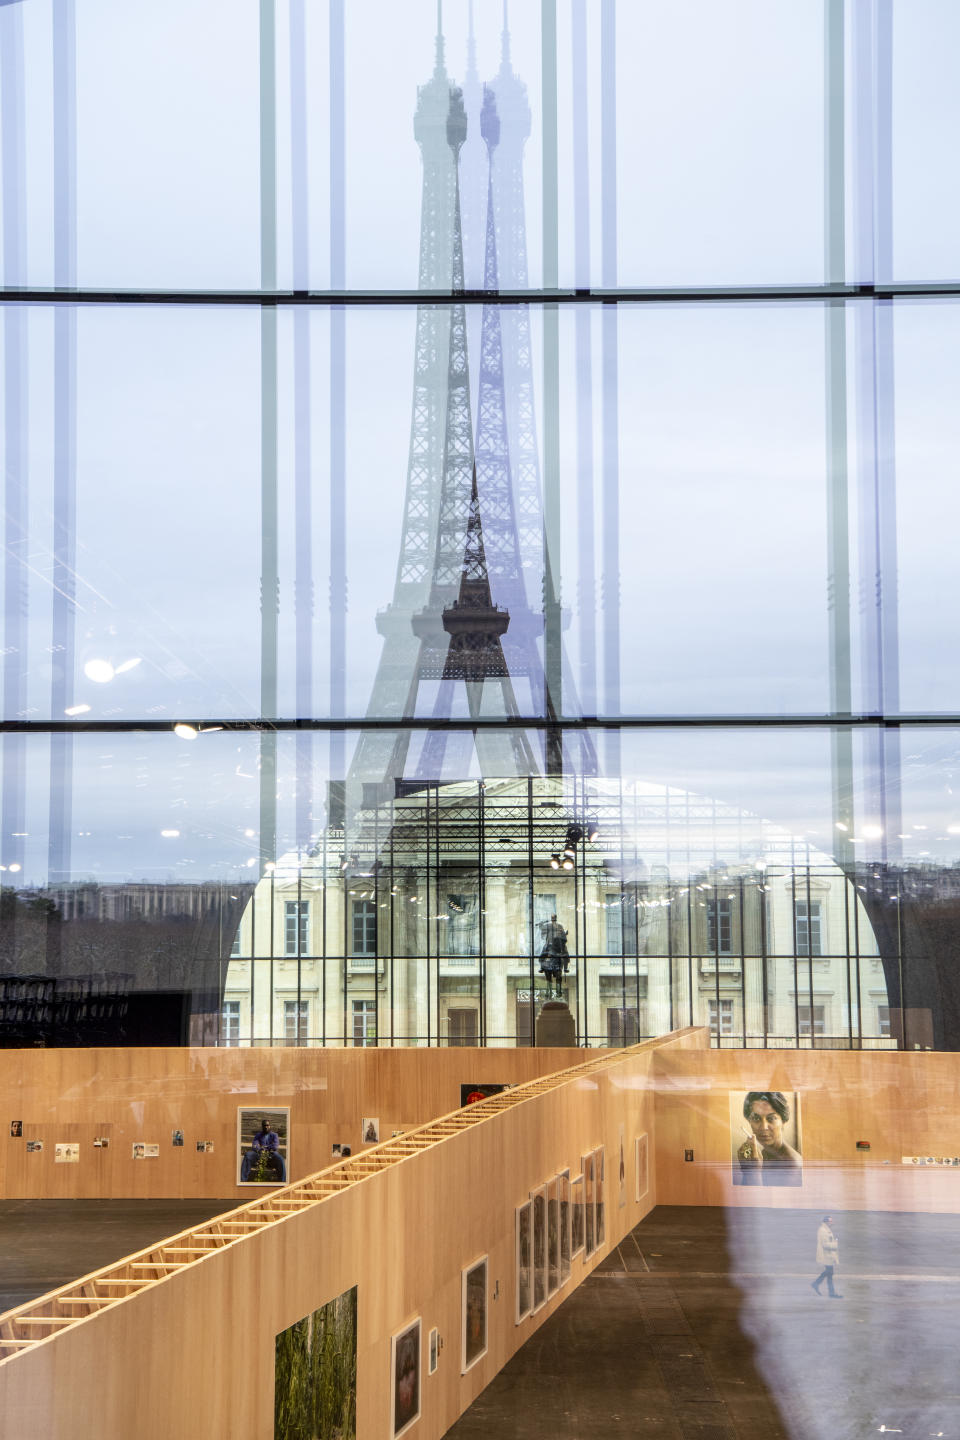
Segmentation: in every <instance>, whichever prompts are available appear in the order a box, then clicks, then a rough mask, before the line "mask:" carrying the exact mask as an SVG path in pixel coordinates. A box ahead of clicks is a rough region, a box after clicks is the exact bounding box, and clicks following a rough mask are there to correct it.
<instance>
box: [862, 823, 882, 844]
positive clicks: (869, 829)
mask: <svg viewBox="0 0 960 1440" xmlns="http://www.w3.org/2000/svg"><path fill="white" fill-rule="evenodd" d="M863 833H864V835H865V836H866V838H867V839H868V840H879V839H880V836H881V835H882V834H883V828H882V826H880V825H864V827H863Z"/></svg>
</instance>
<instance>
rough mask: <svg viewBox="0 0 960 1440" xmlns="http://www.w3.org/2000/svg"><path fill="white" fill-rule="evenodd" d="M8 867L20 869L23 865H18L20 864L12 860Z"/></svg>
mask: <svg viewBox="0 0 960 1440" xmlns="http://www.w3.org/2000/svg"><path fill="white" fill-rule="evenodd" d="M9 868H10V869H11V870H20V869H22V868H23V867H22V866H20V865H18V864H17V862H16V861H14V862H13V864H12V865H11V866H10V867H9Z"/></svg>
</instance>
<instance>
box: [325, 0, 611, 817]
mask: <svg viewBox="0 0 960 1440" xmlns="http://www.w3.org/2000/svg"><path fill="white" fill-rule="evenodd" d="M471 28H472V27H471ZM471 40H472V34H471ZM472 54H473V52H472V48H471V53H470V59H471V65H470V67H469V68H470V70H471V72H472V71H473V70H474V68H475V67H474V65H473V59H472ZM468 80H469V77H468ZM500 90H502V91H503V93H504V95H505V97H506V100H507V103H508V105H509V107H510V111H511V127H512V128H511V135H510V136H509V137H508V160H507V167H506V183H505V184H504V183H503V182H501V184H500V187H499V189H500V192H501V198H500V201H499V203H498V202H497V201H496V194H497V188H498V187H497V171H496V167H495V160H494V157H495V152H496V150H497V147H498V145H499V142H500V121H499V117H498V115H497V92H499V91H500ZM479 128H480V131H481V136H482V140H483V142H484V143H485V145H486V151H487V197H486V198H487V217H486V233H485V245H484V287H485V289H487V290H488V291H490V292H493V293H496V292H497V290H498V289H499V283H500V272H499V264H498V248H497V236H498V233H501V234H503V233H504V232H505V233H506V236H507V239H508V242H509V248H510V251H511V260H510V266H509V268H510V271H511V280H512V283H517V282H519V283H521V284H522V283H524V282H525V279H526V240H525V221H524V211H523V194H522V151H523V145H524V142H525V140H526V137H527V135H528V134H529V128H530V113H529V106H528V105H527V103H526V91H525V87H524V85H523V83H522V82H521V81H520V80H519V79H518V78H517V77H516V76H515V75H514V73H513V71H512V68H511V66H510V61H509V34H508V32H507V30H506V7H505V9H504V35H503V59H502V63H501V68H500V73H499V75H498V76H497V79H496V81H495V82H494V86H491V87H484V91H483V109H482V113H481V117H480V126H479ZM414 129H415V135H416V138H417V141H418V144H419V145H420V148H421V153H422V157H423V191H422V209H421V246H420V285H421V287H422V288H425V289H428V290H429V289H431V288H436V289H445V290H448V291H449V290H452V291H453V293H454V294H456V293H457V292H458V291H459V292H462V290H463V287H464V260H463V230H462V217H461V210H460V183H459V180H460V152H461V150H462V147H463V144H464V141H465V139H466V135H467V116H466V114H465V110H464V102H463V94H462V92H461V91H459V90H458V89H455V88H454V87H453V86H452V85H451V82H450V80H449V77H448V76H447V72H446V69H445V65H444V42H443V36H442V29H441V13H440V5H439V3H438V16H437V40H436V64H435V68H434V73H433V76H432V78H431V80H430V81H429V82H428V84H427V85H425V86H422V87H420V89H419V91H418V103H417V113H416V117H415V125H414ZM447 244H449V249H448V250H447V251H446V257H447V258H446V261H445V259H444V247H445V245H447ZM503 320H504V321H505V323H506V325H507V326H509V327H510V329H509V334H510V340H509V342H508V344H507V346H506V347H505V346H504V337H503V332H502V328H501V327H502V317H501V307H500V306H499V305H496V304H487V305H485V306H484V309H483V318H482V327H481V366H480V383H479V399H478V422H479V423H478V435H477V448H476V454H474V449H473V436H472V423H471V412H470V378H469V368H468V359H467V332H466V314H465V307H464V305H463V304H459V305H458V304H454V305H453V306H452V307H451V306H449V305H447V306H438V305H421V306H420V307H419V309H418V312H417V343H416V370H415V379H414V404H413V418H412V425H411V439H410V454H409V461H408V469H407V490H406V499H405V508H404V526H403V536H402V541H401V552H400V561H399V566H398V570H397V578H396V583H395V587H394V598H393V602H392V603H391V605H389V606H388V607H387V609H386V610H385V611H382V612H381V613H380V614H379V615H378V617H377V628H378V630H379V631H380V633H381V635H383V637H384V641H385V644H384V647H383V653H382V656H381V660H380V664H379V666H378V670H377V676H376V679H375V682H374V687H373V693H372V696H371V701H370V706H369V709H368V714H370V715H371V716H373V717H375V718H377V719H383V718H387V719H389V718H391V717H392V716H396V718H397V720H398V721H402V720H404V719H409V718H412V717H413V716H420V717H424V716H425V715H432V716H434V717H435V718H436V719H437V720H438V721H442V720H443V719H445V718H448V717H449V716H450V715H451V714H452V713H453V704H454V692H455V689H456V686H455V684H454V682H455V681H456V680H462V681H464V682H465V683H466V685H467V713H468V714H469V715H470V716H471V717H474V718H479V717H480V716H481V714H482V707H483V705H484V704H485V703H486V699H484V698H483V689H484V685H485V684H486V682H490V683H489V684H487V685H486V689H487V691H488V697H489V698H491V699H492V698H493V692H494V691H497V692H499V696H498V698H499V702H500V703H499V706H498V708H496V709H491V708H490V706H488V708H487V714H488V715H491V716H500V717H501V718H503V719H508V718H509V717H514V716H517V715H518V714H519V713H521V708H522V711H523V712H524V713H527V714H535V715H538V716H542V717H544V719H545V720H546V721H547V722H548V723H547V733H546V746H545V756H544V759H545V765H541V764H538V763H537V762H536V760H535V757H534V755H533V752H532V751H531V748H530V743H529V740H528V739H527V737H526V736H525V735H524V734H522V733H521V732H518V731H513V730H510V731H509V732H508V727H507V726H506V725H505V726H504V728H503V731H500V732H491V731H490V730H489V729H486V728H485V729H484V730H482V731H478V732H477V734H476V742H475V743H476V747H477V754H478V756H479V758H480V764H481V768H482V771H483V773H484V774H485V775H490V776H495V775H502V776H508V775H516V774H518V773H519V774H536V773H538V772H539V771H540V770H542V769H544V768H545V769H546V770H547V772H548V773H560V771H561V770H562V751H561V743H560V732H559V726H558V724H557V721H556V717H555V716H554V715H553V713H552V707H551V706H550V701H549V696H548V695H547V693H546V686H545V680H544V674H543V664H542V660H541V658H540V655H539V651H538V647H537V637H538V636H539V635H540V634H541V633H542V629H543V620H542V616H540V615H538V614H536V613H535V612H534V610H533V608H532V606H531V599H532V598H533V596H532V594H531V592H532V591H534V590H535V588H536V582H537V581H538V580H539V576H540V574H541V572H542V565H543V528H542V525H543V522H542V507H541V503H540V483H539V482H540V474H539V460H538V455H537V444H536V432H535V414H534V408H533V380H532V364H531V345H530V331H529V317H528V310H527V307H526V306H516V307H510V309H509V310H508V311H507V313H506V315H505V316H504V317H503ZM505 348H506V349H507V350H508V351H509V352H510V353H509V354H508V355H506V356H505V353H504V352H505ZM505 360H506V361H507V365H505ZM508 366H509V368H508ZM505 374H506V375H507V377H508V378H511V377H512V384H511V387H510V388H509V389H508V387H507V384H506V382H505ZM511 440H512V444H511ZM511 451H512V452H513V453H516V454H517V455H518V472H519V473H518V475H517V476H514V474H513V473H512V467H511V463H510V454H511ZM431 542H432V543H431ZM431 552H432V553H431ZM479 557H482V569H483V571H484V576H485V585H486V591H487V593H486V594H483V595H481V594H480V592H479V591H478V590H477V589H473V590H472V591H469V592H465V594H464V597H463V606H462V611H463V614H466V612H467V610H469V611H470V613H471V625H470V627H469V628H470V634H471V641H470V644H471V646H472V651H473V662H472V672H471V675H470V676H469V677H468V676H467V675H466V674H465V673H462V671H463V656H464V652H465V647H466V632H465V631H464V630H463V629H462V627H461V629H460V630H458V629H457V627H458V625H460V624H461V621H462V618H463V614H460V615H455V614H454V611H455V610H457V609H458V608H460V600H461V597H460V588H461V583H462V581H463V577H464V576H466V575H467V574H468V573H469V574H470V575H471V583H472V584H473V585H474V586H479V585H480V584H481V577H480V573H479V570H478V565H479ZM537 598H538V599H539V598H540V597H537ZM480 611H484V612H485V614H486V617H487V618H486V619H485V620H484V622H483V624H485V625H486V626H487V627H488V628H487V630H486V631H484V632H483V633H482V634H481V633H480V631H479V630H478V628H477V625H478V621H479V613H480ZM504 622H505V623H504ZM447 624H449V625H451V627H452V628H451V629H447V628H446V626H447ZM455 631H456V632H457V636H456V643H455ZM456 655H459V657H460V659H459V661H456V662H455V661H454V659H453V658H452V657H453V656H456ZM481 655H483V656H484V657H485V658H484V659H483V662H482V664H481V663H480V661H479V658H478V657H480V656H481ZM448 658H449V659H450V668H448ZM458 664H459V666H460V669H459V670H458V671H457V673H454V671H455V668H456V665H458ZM501 664H502V667H503V673H501ZM481 669H482V670H483V672H484V673H483V675H482V676H481V675H480V674H479V670H481ZM521 680H522V681H523V682H524V691H523V700H524V704H523V706H522V707H518V705H517V700H516V694H515V692H514V688H513V682H514V681H518V682H519V681H521ZM494 681H496V682H497V683H496V684H494V683H493V682H494ZM431 692H433V693H432V705H431V703H430V701H431ZM461 713H462V712H461ZM508 733H509V735H510V737H511V738H510V739H509V741H508V740H507V735H508ZM473 744H474V740H473V739H472V738H471V736H470V734H469V733H463V732H456V733H451V732H444V731H442V730H437V731H432V730H431V731H430V732H429V733H428V735H427V738H426V741H425V743H424V745H423V747H422V749H421V751H420V754H419V756H418V758H417V760H416V762H415V766H414V769H415V778H423V779H438V778H440V776H441V775H444V776H447V775H452V774H453V769H454V768H456V766H457V765H459V767H460V768H459V770H458V772H457V773H458V776H459V775H463V776H465V775H466V774H467V773H468V769H469V764H470V760H471V756H472V748H473ZM409 749H410V735H409V732H408V731H407V730H406V729H405V728H402V727H399V726H398V729H397V730H396V731H390V730H383V729H379V730H377V731H364V732H362V733H361V737H360V739H359V742H358V745H357V748H356V751H355V754H354V758H353V763H352V765H351V767H350V772H349V777H348V780H349V781H350V782H353V783H354V785H356V784H358V783H360V782H363V783H364V789H365V791H367V793H368V794H369V790H368V787H369V786H370V785H371V783H372V784H375V785H378V786H382V785H383V784H384V782H386V784H387V785H388V786H389V787H390V788H391V789H392V787H393V782H394V781H398V780H399V779H400V778H401V777H402V776H403V775H404V773H405V772H406V770H407V761H408V752H409ZM591 753H592V752H591ZM586 768H588V769H593V768H595V761H594V762H593V764H590V765H588V766H587V767H586ZM411 778H414V776H411ZM381 793H383V792H381ZM357 798H359V797H357ZM354 803H356V801H354Z"/></svg>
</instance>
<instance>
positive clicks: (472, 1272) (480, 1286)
mask: <svg viewBox="0 0 960 1440" xmlns="http://www.w3.org/2000/svg"><path fill="white" fill-rule="evenodd" d="M460 1335H461V1349H460V1372H461V1374H463V1375H465V1374H466V1373H467V1371H468V1370H469V1369H471V1367H472V1366H474V1365H476V1363H477V1361H478V1360H479V1359H480V1357H481V1356H482V1355H486V1353H487V1256H486V1255H483V1256H482V1257H481V1258H480V1259H479V1260H475V1261H474V1262H473V1264H472V1265H468V1266H467V1267H466V1269H465V1270H463V1271H461V1273H460Z"/></svg>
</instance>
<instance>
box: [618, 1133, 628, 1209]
mask: <svg viewBox="0 0 960 1440" xmlns="http://www.w3.org/2000/svg"><path fill="white" fill-rule="evenodd" d="M626 1130H627V1127H626V1126H625V1125H621V1126H620V1135H619V1138H618V1150H619V1154H618V1156H617V1179H618V1181H619V1187H620V1188H619V1191H618V1194H617V1209H618V1210H622V1209H623V1207H624V1206H625V1205H626V1203H627V1135H626Z"/></svg>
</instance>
